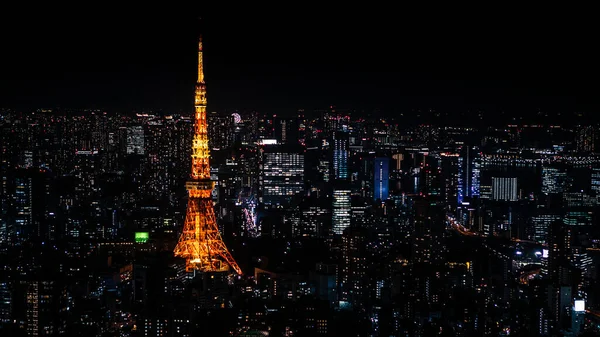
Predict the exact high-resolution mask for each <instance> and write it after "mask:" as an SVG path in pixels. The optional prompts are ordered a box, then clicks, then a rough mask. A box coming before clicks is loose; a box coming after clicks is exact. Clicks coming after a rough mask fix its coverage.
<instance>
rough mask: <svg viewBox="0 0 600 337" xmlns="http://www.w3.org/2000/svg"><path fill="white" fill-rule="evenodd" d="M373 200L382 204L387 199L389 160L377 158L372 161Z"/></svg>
mask: <svg viewBox="0 0 600 337" xmlns="http://www.w3.org/2000/svg"><path fill="white" fill-rule="evenodd" d="M373 173H374V181H373V187H374V188H375V192H374V193H373V199H375V200H379V201H381V202H384V201H386V200H387V199H388V197H389V185H390V181H389V179H390V159H389V158H382V157H378V158H375V160H374V168H373Z"/></svg>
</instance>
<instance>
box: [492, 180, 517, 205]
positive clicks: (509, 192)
mask: <svg viewBox="0 0 600 337" xmlns="http://www.w3.org/2000/svg"><path fill="white" fill-rule="evenodd" d="M492 200H496V201H517V200H518V198H517V178H505V177H492Z"/></svg>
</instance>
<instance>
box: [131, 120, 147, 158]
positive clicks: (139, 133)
mask: <svg viewBox="0 0 600 337" xmlns="http://www.w3.org/2000/svg"><path fill="white" fill-rule="evenodd" d="M144 149H145V148H144V127H143V126H141V125H132V126H130V127H128V128H127V154H140V155H141V154H144Z"/></svg>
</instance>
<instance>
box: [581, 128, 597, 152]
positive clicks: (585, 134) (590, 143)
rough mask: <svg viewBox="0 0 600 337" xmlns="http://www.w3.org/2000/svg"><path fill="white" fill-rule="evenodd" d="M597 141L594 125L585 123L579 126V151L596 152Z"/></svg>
mask: <svg viewBox="0 0 600 337" xmlns="http://www.w3.org/2000/svg"><path fill="white" fill-rule="evenodd" d="M595 143H596V132H595V128H594V126H592V125H583V126H581V125H580V126H579V127H578V128H577V140H576V145H577V151H579V152H594V150H595V145H596V144H595Z"/></svg>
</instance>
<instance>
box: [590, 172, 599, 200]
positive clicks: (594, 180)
mask: <svg viewBox="0 0 600 337" xmlns="http://www.w3.org/2000/svg"><path fill="white" fill-rule="evenodd" d="M591 189H592V191H596V194H600V168H599V167H594V168H592V174H591Z"/></svg>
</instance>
